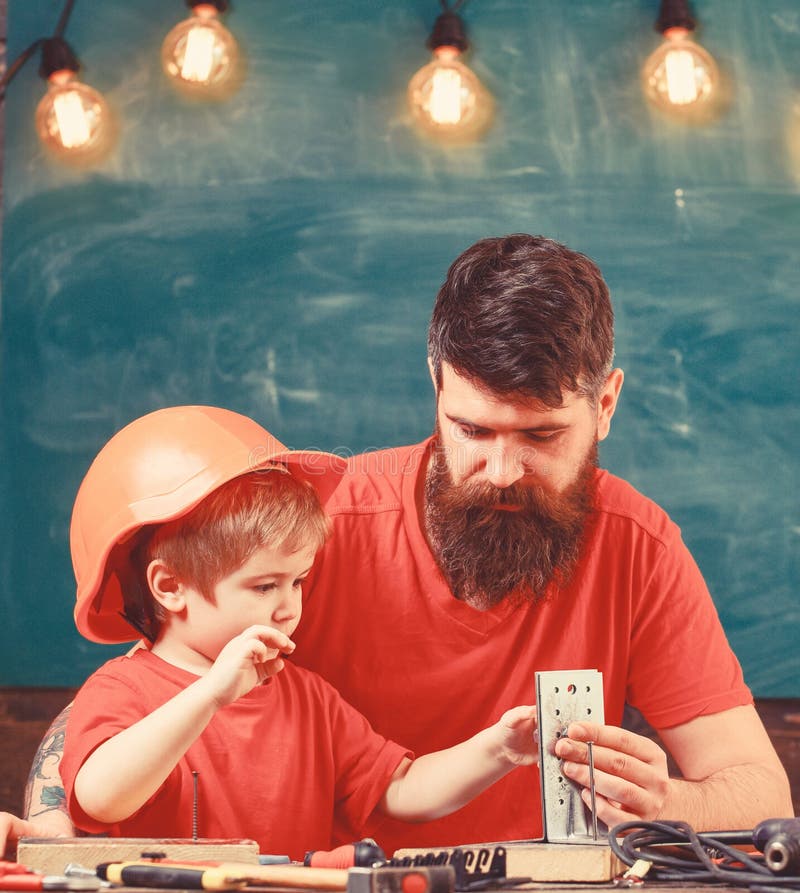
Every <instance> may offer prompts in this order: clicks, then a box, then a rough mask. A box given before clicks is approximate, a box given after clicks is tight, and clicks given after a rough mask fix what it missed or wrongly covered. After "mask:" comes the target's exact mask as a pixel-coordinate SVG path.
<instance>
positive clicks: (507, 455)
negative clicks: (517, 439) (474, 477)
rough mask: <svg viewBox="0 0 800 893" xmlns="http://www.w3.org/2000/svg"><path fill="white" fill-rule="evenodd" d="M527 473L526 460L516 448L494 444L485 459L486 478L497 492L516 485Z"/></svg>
mask: <svg viewBox="0 0 800 893" xmlns="http://www.w3.org/2000/svg"><path fill="white" fill-rule="evenodd" d="M529 471H530V469H529V467H528V458H527V456H526V455H525V454H524V453H523V451H522V450H521V449H519V448H518V447H510V446H505V445H502V444H495V445H494V446H493V447H492V448H491V449H490V451H489V454H488V455H487V457H486V468H485V472H486V478H487V480H488V481H489V482H490V483H491V484H494V486H495V487H497V488H498V489H499V490H504V489H505V488H506V487H510V486H511V485H512V484H516V482H517V481H518V480H520V478H522V477H524V476H525V475H526V474H528V473H529Z"/></svg>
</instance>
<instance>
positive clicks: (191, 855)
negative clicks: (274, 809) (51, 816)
mask: <svg viewBox="0 0 800 893" xmlns="http://www.w3.org/2000/svg"><path fill="white" fill-rule="evenodd" d="M142 853H164V856H165V858H167V859H174V860H183V861H196V860H199V859H211V860H215V861H224V862H247V863H249V864H255V865H257V864H258V844H257V843H256V841H255V840H215V839H210V838H199V839H198V840H192V839H191V838H168V839H161V838H148V837H23V838H22V839H21V840H20V841H19V844H18V845H17V861H18V862H20V863H22V864H23V865H27V866H28V868H33V869H35V870H36V871H43V872H44V873H45V874H63V873H64V868H65V867H66V866H67V865H69V864H70V862H72V863H73V864H77V865H83V866H84V867H86V868H95V867H96V866H97V865H99V864H100V863H101V862H130V861H136V860H138V859H140V858H141V857H142Z"/></svg>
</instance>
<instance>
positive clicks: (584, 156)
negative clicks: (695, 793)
mask: <svg viewBox="0 0 800 893" xmlns="http://www.w3.org/2000/svg"><path fill="white" fill-rule="evenodd" d="M9 5H10V10H9V14H10V19H9V55H10V57H12V58H13V56H14V55H15V54H16V52H19V51H20V50H21V49H22V48H24V46H27V45H28V44H29V43H30V42H31V41H32V40H33V39H35V38H36V37H39V36H42V34H43V33H45V32H47V30H48V29H51V28H52V27H53V25H54V23H55V20H56V19H57V16H58V12H59V8H60V4H57V3H55V2H54V0H10V4H9ZM656 6H657V4H656V3H646V2H643V0H621V2H617V3H614V4H609V3H607V2H606V0H571V2H570V3H563V2H561V0H541V2H535V3H531V2H530V0H472V2H470V3H468V4H466V5H465V6H464V7H463V14H464V19H465V21H466V23H467V26H468V27H469V29H470V34H471V36H472V39H473V43H474V47H473V52H472V58H471V63H472V65H473V67H474V68H475V70H476V71H477V72H478V73H479V75H480V76H481V77H482V78H483V79H484V81H485V82H486V84H487V86H488V87H489V88H490V89H491V91H492V93H493V94H494V96H495V98H496V101H497V105H498V117H497V120H496V122H495V125H494V127H493V128H492V130H491V131H490V132H489V133H488V134H487V136H486V137H485V138H484V140H483V141H481V142H480V143H478V144H476V145H474V146H468V147H463V148H459V149H456V148H443V147H441V146H437V145H435V144H432V143H430V142H427V141H425V140H424V139H421V138H420V137H419V136H418V135H417V134H416V133H415V131H414V130H413V128H412V126H411V123H410V120H409V117H408V114H407V113H406V111H405V109H404V107H403V103H402V99H403V91H404V87H405V83H406V82H407V80H408V78H409V77H410V75H411V74H412V73H413V71H414V70H415V69H416V68H417V67H419V66H420V65H422V64H423V63H424V62H425V61H426V58H427V51H426V50H425V47H424V41H425V38H426V36H427V32H428V29H429V27H430V25H431V23H432V20H433V18H434V17H435V15H436V13H437V12H438V10H439V4H438V2H434V0H426V2H422V0H414V2H405V3H394V2H393V3H375V2H367V0H344V2H338V3H331V4H306V5H303V4H287V3H285V2H280V0H274V2H273V0H250V2H246V0H239V2H238V3H236V4H235V6H234V9H233V10H232V12H231V13H230V15H229V16H228V25H229V27H230V28H231V30H232V31H234V33H236V35H237V36H238V37H239V39H240V41H241V43H242V46H243V48H244V50H245V52H246V54H247V58H248V69H247V79H246V80H245V82H244V84H243V86H242V88H241V90H240V91H239V93H238V94H237V95H236V96H235V97H233V98H232V99H231V100H230V101H229V102H228V103H226V104H223V105H216V106H199V105H193V104H186V103H185V102H184V101H183V100H181V99H179V98H178V97H176V96H175V95H174V94H173V93H172V91H171V90H170V88H169V87H168V85H166V84H165V83H164V82H163V80H162V77H161V75H160V71H159V68H158V47H159V43H160V40H161V38H162V37H163V35H164V34H165V33H166V31H167V30H168V29H169V28H170V27H171V25H172V24H174V22H175V21H177V20H178V19H179V18H180V17H181V16H182V15H183V14H184V9H185V8H184V6H183V4H182V3H180V2H176V3H174V4H172V3H164V2H163V0H137V3H135V4H108V3H105V4H88V3H82V2H80V0H79V2H78V3H76V5H75V11H74V13H73V17H72V19H71V22H70V26H69V31H68V37H69V39H70V42H71V43H72V44H73V46H74V48H75V50H76V51H77V52H78V54H79V55H80V56H81V59H82V61H83V63H84V67H85V71H84V74H85V78H86V80H87V82H89V83H91V84H93V85H94V86H95V87H97V88H98V89H101V90H102V91H103V92H104V93H105V94H106V96H107V98H108V99H109V101H111V103H112V104H113V106H114V107H115V109H116V111H117V114H118V116H119V120H120V125H121V127H120V134H121V139H120V144H119V147H118V149H117V151H116V153H115V155H114V156H112V158H111V159H109V160H108V161H107V162H106V163H105V164H104V165H103V166H102V167H101V168H99V169H98V170H95V171H93V172H91V173H75V172H71V171H66V170H64V169H60V168H58V167H57V166H55V165H54V164H52V163H51V162H50V161H48V160H47V159H46V158H44V157H43V156H42V154H41V151H40V149H39V148H38V146H37V143H36V140H35V136H34V135H33V131H32V123H31V117H32V111H33V108H34V107H35V104H36V102H37V101H38V97H39V95H40V94H41V92H42V89H43V87H42V83H41V81H40V80H39V78H38V77H37V76H36V72H35V67H36V65H35V63H30V64H29V66H28V68H30V71H29V70H28V68H26V69H25V70H24V72H23V74H21V75H19V76H18V77H17V79H16V80H15V81H14V82H13V83H12V86H11V88H10V89H9V91H8V96H7V99H6V146H5V163H4V220H3V266H2V318H1V321H0V336H1V337H2V355H1V361H2V368H1V370H0V372H1V378H0V400H1V401H2V403H1V405H0V408H1V410H2V456H0V458H1V459H2V471H1V472H0V496H2V503H1V506H0V511H1V512H2V514H1V515H0V524H2V542H1V544H0V605H2V617H3V623H2V628H1V629H0V684H5V685H75V684H79V683H80V682H81V681H82V680H83V678H84V677H85V676H86V675H87V674H88V673H89V672H90V671H91V670H92V669H94V667H96V666H97V665H98V664H99V663H100V662H102V661H103V660H105V659H106V658H107V657H108V656H109V655H110V654H111V653H112V650H111V649H106V648H103V647H100V646H97V645H93V644H91V643H88V642H85V641H84V640H82V639H81V638H80V637H79V636H78V634H77V633H76V632H75V631H74V628H73V625H72V618H71V614H72V605H73V599H74V594H73V593H74V590H73V582H72V575H71V567H70V563H69V553H68V546H67V531H68V525H69V514H70V510H71V504H72V499H73V497H74V494H75V491H76V489H77V486H78V484H79V482H80V479H81V477H82V475H83V473H84V472H85V470H86V468H87V467H88V464H89V462H90V461H91V458H92V457H93V455H94V453H95V452H96V450H97V449H98V448H99V447H100V446H101V445H102V443H103V442H104V441H105V440H106V439H107V438H108V437H109V436H110V435H111V434H113V433H114V431H116V430H117V429H118V428H120V427H121V426H122V425H124V424H126V423H127V422H128V421H130V420H131V419H133V418H134V417H136V416H138V415H141V414H142V413H144V412H147V411H149V410H152V409H155V408H157V407H160V406H164V405H169V404H177V403H212V404H219V405H223V406H227V407H230V408H232V409H235V410H238V411H242V412H245V413H248V414H250V415H252V416H254V417H255V418H257V419H258V420H259V421H261V422H262V423H263V424H264V425H266V427H268V428H269V429H271V430H272V431H274V432H275V433H276V434H277V435H278V436H280V437H281V438H282V439H283V440H284V442H286V443H289V444H290V445H292V446H296V447H319V448H325V449H329V450H336V451H338V452H340V453H343V454H348V453H353V452H357V451H360V450H365V449H371V448H378V447H383V446H387V445H391V444H400V443H408V442H412V441H414V440H417V439H419V438H421V437H423V436H425V435H426V434H427V433H429V431H430V429H431V426H432V418H433V400H432V393H431V388H430V383H429V380H428V375H427V370H426V366H425V335H426V327H427V321H428V317H429V313H430V308H431V304H432V301H433V297H434V295H435V292H436V290H437V288H438V286H439V284H440V283H441V281H442V279H443V277H444V274H445V271H446V268H447V266H448V264H449V263H450V261H451V260H452V259H453V258H454V257H455V256H456V255H457V254H458V253H459V252H460V251H461V250H462V249H463V248H465V247H466V246H467V245H469V244H470V243H471V242H473V241H475V240H476V239H478V238H481V237H483V236H485V235H497V234H502V233H507V232H514V231H527V232H537V233H544V234H546V235H549V236H553V237H555V238H557V239H560V240H562V241H564V242H566V243H568V244H569V245H571V246H572V247H574V248H577V249H579V250H581V251H584V252H586V253H587V254H589V255H591V256H592V257H593V258H594V259H595V260H597V261H598V263H599V264H600V266H601V267H602V268H603V270H604V272H605V274H606V278H607V280H608V282H609V285H610V287H611V290H612V294H613V298H614V302H615V307H616V312H617V357H618V362H619V365H621V366H622V367H623V368H624V369H625V371H626V375H627V377H626V384H625V388H624V391H623V397H622V403H621V407H620V409H619V411H618V415H617V417H616V418H615V421H614V427H613V430H612V435H611V438H610V440H609V441H607V442H606V443H605V444H604V446H603V450H602V457H601V458H602V461H603V464H605V465H606V466H607V467H609V468H611V470H613V471H615V472H616V473H618V474H621V475H622V476H624V477H626V478H628V479H629V480H630V481H631V482H632V483H633V484H634V485H635V486H637V487H638V488H639V489H641V490H643V491H644V492H645V493H647V494H648V495H650V496H652V497H653V498H655V499H656V500H657V501H659V502H660V503H661V504H662V505H663V506H664V507H665V508H666V509H667V510H668V511H669V512H670V514H671V515H672V516H673V517H674V518H675V520H676V521H677V522H678V523H679V524H680V525H681V527H682V529H683V532H684V536H685V538H686V540H687V542H688V543H689V545H690V547H691V548H692V551H693V552H694V554H695V556H696V558H697V560H698V562H699V564H700V566H701V568H702V570H703V571H704V573H705V575H706V578H707V579H708V582H709V586H710V588H711V590H712V593H713V595H714V598H715V601H716V603H717V606H718V609H719V612H720V614H721V616H722V619H723V622H724V625H725V627H726V630H727V632H728V634H729V637H730V639H731V641H732V643H733V645H734V648H735V649H736V651H737V653H738V654H739V656H740V658H741V660H742V663H743V665H744V669H745V675H746V677H747V679H748V682H749V683H750V684H751V686H752V687H753V688H754V690H755V692H756V694H758V695H760V696H792V697H796V696H798V695H800V673H799V672H798V671H799V670H800V660H799V659H798V657H797V645H796V643H797V640H798V633H799V632H800V608H798V600H797V597H796V594H795V592H794V589H795V581H796V579H797V578H798V576H800V573H798V572H799V571H800V567H799V566H798V564H799V563H800V562H798V543H799V542H800V508H799V507H798V499H797V492H798V483H800V480H799V478H800V459H799V458H798V451H797V448H796V444H797V442H798V437H799V436H800V411H799V410H798V400H797V385H798V382H799V381H800V374H798V372H800V369H799V367H800V362H798V347H797V345H798V344H799V343H800V338H799V337H798V335H799V334H800V332H799V331H798V330H799V329H800V323H799V322H798V320H799V314H798V310H799V308H798V301H799V300H800V299H799V298H798V295H800V263H799V262H798V249H797V244H798V233H800V197H799V196H798V182H800V171H798V168H797V166H796V163H797V156H796V155H795V154H794V149H793V145H794V144H793V143H792V138H791V133H790V131H791V125H792V124H793V123H795V124H796V123H797V122H796V121H793V118H792V114H793V111H792V110H793V107H794V106H793V104H794V103H796V101H797V99H796V95H795V91H796V90H797V89H798V88H800V84H799V83H797V82H796V80H793V79H796V75H794V74H793V69H794V68H795V67H796V58H797V54H796V40H797V33H798V32H799V31H800V13H799V12H798V9H797V5H796V3H795V0H773V2H771V3H769V4H765V5H764V8H759V10H755V9H753V5H752V4H738V3H737V4H732V3H730V2H729V0H706V2H703V3H697V4H696V11H697V12H698V15H699V17H700V18H701V21H702V24H703V30H702V32H701V37H702V39H703V41H704V43H705V45H706V46H707V47H708V48H709V49H710V50H712V52H714V53H715V55H716V56H717V58H718V59H719V60H720V62H721V64H722V65H723V67H724V69H725V71H726V74H727V76H728V78H729V81H730V83H731V84H732V85H733V90H732V101H731V104H730V107H729V108H728V110H727V113H726V114H725V115H724V116H723V117H721V118H720V119H719V120H718V121H717V122H716V123H714V124H712V125H710V126H708V127H706V128H703V129H697V128H695V129H688V128H685V127H683V126H681V125H678V124H675V123H674V122H671V121H667V120H664V119H662V118H660V117H659V116H658V114H657V113H655V112H653V111H651V110H650V109H649V108H648V107H647V106H646V104H645V102H644V100H643V99H642V97H641V94H640V91H639V85H638V80H637V78H638V74H637V69H638V65H639V64H640V62H641V60H642V59H643V58H644V57H645V56H646V55H647V53H648V52H649V50H650V49H652V48H653V47H654V46H655V43H656V42H657V39H658V37H657V35H656V34H655V32H653V30H652V22H653V19H654V18H655V9H654V7H656ZM173 7H174V8H173ZM766 7H768V8H766Z"/></svg>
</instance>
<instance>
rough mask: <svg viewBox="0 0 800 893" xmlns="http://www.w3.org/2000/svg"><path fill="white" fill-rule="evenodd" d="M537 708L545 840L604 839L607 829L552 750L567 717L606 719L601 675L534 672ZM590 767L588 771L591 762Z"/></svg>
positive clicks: (592, 671) (558, 841) (585, 841)
mask: <svg viewBox="0 0 800 893" xmlns="http://www.w3.org/2000/svg"><path fill="white" fill-rule="evenodd" d="M536 711H537V720H538V729H539V777H540V786H541V789H542V823H543V830H544V840H546V841H548V842H552V843H583V844H585V843H602V844H605V842H606V840H605V838H606V834H607V831H608V829H607V828H606V827H605V825H603V824H602V823H600V822H598V821H597V819H596V816H594V815H593V814H592V811H591V810H589V809H587V808H586V806H585V805H584V803H583V800H582V799H581V794H580V792H581V786H580V785H577V784H575V782H573V781H571V780H570V779H569V778H567V777H566V776H565V775H563V774H562V773H561V760H560V759H559V758H558V757H557V756H556V755H555V753H554V747H555V743H556V741H557V740H558V738H560V737H561V736H562V735H563V734H564V733H565V731H566V728H567V726H568V725H569V724H570V723H571V722H575V721H578V720H582V719H586V720H591V721H592V722H596V723H600V724H601V725H602V724H603V722H604V721H605V714H604V709H603V674H602V673H600V672H599V670H551V671H548V672H542V673H537V674H536ZM590 771H591V775H592V776H593V774H594V769H593V766H592V765H591V763H590ZM592 793H594V785H593V784H592Z"/></svg>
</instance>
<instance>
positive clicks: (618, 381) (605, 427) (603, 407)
mask: <svg viewBox="0 0 800 893" xmlns="http://www.w3.org/2000/svg"><path fill="white" fill-rule="evenodd" d="M624 380H625V373H624V372H623V371H622V369H612V370H611V372H610V373H609V375H608V378H607V379H606V382H605V384H604V385H603V387H602V388H601V390H600V395H599V397H598V399H597V439H598V441H600V440H605V439H606V437H608V432H609V431H610V430H611V418H612V417H613V415H614V411H615V410H616V408H617V401H618V400H619V392H620V391H621V390H622V382H623V381H624Z"/></svg>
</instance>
